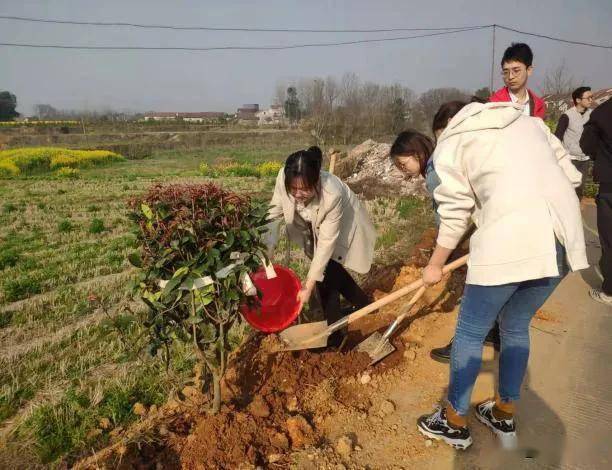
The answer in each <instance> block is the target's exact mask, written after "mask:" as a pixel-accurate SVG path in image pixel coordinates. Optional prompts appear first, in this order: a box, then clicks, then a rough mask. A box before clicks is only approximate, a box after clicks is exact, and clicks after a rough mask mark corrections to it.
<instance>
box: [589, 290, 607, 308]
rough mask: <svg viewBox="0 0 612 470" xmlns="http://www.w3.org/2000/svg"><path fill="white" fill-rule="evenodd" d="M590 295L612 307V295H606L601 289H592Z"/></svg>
mask: <svg viewBox="0 0 612 470" xmlns="http://www.w3.org/2000/svg"><path fill="white" fill-rule="evenodd" d="M589 295H590V296H591V298H592V299H593V300H595V301H596V302H599V303H600V304H604V305H608V306H609V307H612V295H606V294H604V293H603V291H601V290H599V289H591V290H590V291H589Z"/></svg>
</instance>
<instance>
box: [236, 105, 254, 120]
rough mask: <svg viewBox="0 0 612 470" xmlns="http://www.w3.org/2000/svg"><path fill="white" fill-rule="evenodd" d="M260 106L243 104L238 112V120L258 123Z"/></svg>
mask: <svg viewBox="0 0 612 470" xmlns="http://www.w3.org/2000/svg"><path fill="white" fill-rule="evenodd" d="M258 112H259V105H258V104H243V105H242V106H241V107H240V108H238V110H237V111H236V118H237V119H238V120H241V121H257V119H258V118H257V113H258Z"/></svg>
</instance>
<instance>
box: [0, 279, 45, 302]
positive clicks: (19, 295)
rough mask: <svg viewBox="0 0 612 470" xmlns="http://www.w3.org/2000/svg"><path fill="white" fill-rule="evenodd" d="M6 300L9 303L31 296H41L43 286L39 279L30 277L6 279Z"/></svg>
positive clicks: (4, 285) (4, 290)
mask: <svg viewBox="0 0 612 470" xmlns="http://www.w3.org/2000/svg"><path fill="white" fill-rule="evenodd" d="M2 290H3V292H4V298H5V300H6V301H7V302H14V301H16V300H21V299H25V298H26V297H30V296H31V295H35V294H40V292H41V290H42V289H41V286H40V282H39V281H38V280H37V279H33V278H30V277H28V276H23V277H18V278H16V279H6V280H5V281H4V284H3V286H2Z"/></svg>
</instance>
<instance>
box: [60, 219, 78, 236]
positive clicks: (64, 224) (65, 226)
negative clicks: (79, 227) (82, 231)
mask: <svg viewBox="0 0 612 470" xmlns="http://www.w3.org/2000/svg"><path fill="white" fill-rule="evenodd" d="M73 228H74V227H73V225H72V222H71V221H70V220H68V219H64V220H62V221H60V223H59V224H58V225H57V231H58V232H60V233H68V232H71V231H72V229H73Z"/></svg>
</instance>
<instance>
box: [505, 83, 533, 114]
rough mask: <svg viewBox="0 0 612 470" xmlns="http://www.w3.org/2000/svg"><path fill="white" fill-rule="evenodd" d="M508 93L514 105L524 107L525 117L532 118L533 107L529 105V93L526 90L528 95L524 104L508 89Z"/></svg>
mask: <svg viewBox="0 0 612 470" xmlns="http://www.w3.org/2000/svg"><path fill="white" fill-rule="evenodd" d="M508 93H509V94H510V99H511V100H512V102H513V103H518V104H521V105H523V114H524V115H525V116H530V115H531V106H530V105H529V91H527V90H525V93H526V94H527V101H525V102H524V103H521V102H520V101H519V98H518V96H516V95H515V94H514V93H512V92H511V91H510V89H509V88H508Z"/></svg>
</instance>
